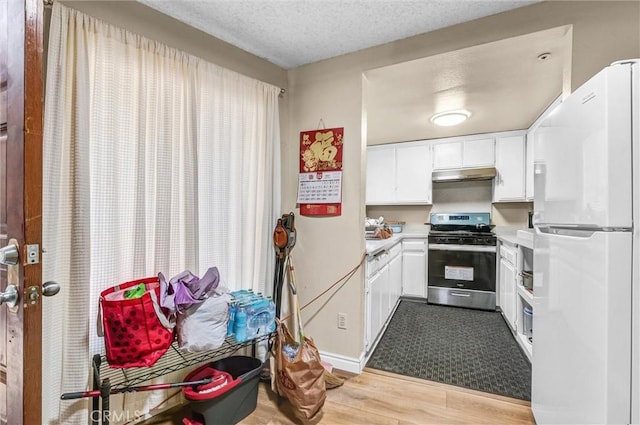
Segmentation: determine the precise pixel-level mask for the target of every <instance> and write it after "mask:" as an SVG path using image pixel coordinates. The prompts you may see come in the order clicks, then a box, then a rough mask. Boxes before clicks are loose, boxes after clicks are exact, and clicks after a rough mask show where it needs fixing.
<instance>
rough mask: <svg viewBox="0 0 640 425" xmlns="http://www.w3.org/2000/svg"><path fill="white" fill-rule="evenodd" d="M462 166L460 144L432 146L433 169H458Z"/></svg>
mask: <svg viewBox="0 0 640 425" xmlns="http://www.w3.org/2000/svg"><path fill="white" fill-rule="evenodd" d="M461 165H462V142H436V143H434V144H433V169H434V170H441V169H447V168H459V167H460V166H461Z"/></svg>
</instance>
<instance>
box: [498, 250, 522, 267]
mask: <svg viewBox="0 0 640 425" xmlns="http://www.w3.org/2000/svg"><path fill="white" fill-rule="evenodd" d="M500 256H501V257H502V258H504V259H505V260H507V261H508V262H510V263H511V264H512V265H516V264H517V258H518V253H517V252H516V251H515V250H513V249H510V248H507V247H506V246H504V245H501V246H500Z"/></svg>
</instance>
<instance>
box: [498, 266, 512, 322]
mask: <svg viewBox="0 0 640 425" xmlns="http://www.w3.org/2000/svg"><path fill="white" fill-rule="evenodd" d="M500 308H501V309H502V312H503V313H504V317H505V319H507V323H508V324H509V326H511V328H512V329H514V330H515V329H516V268H515V266H514V265H513V264H511V263H510V262H508V261H507V260H505V259H504V258H500Z"/></svg>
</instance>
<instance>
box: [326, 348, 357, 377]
mask: <svg viewBox="0 0 640 425" xmlns="http://www.w3.org/2000/svg"><path fill="white" fill-rule="evenodd" d="M320 358H321V359H322V360H323V361H325V362H327V363H331V365H333V367H334V368H336V369H340V370H344V371H345V372H351V373H356V374H360V373H362V369H364V365H365V361H364V353H363V354H361V355H360V358H355V357H347V356H343V355H341V354H334V353H327V352H326V351H320Z"/></svg>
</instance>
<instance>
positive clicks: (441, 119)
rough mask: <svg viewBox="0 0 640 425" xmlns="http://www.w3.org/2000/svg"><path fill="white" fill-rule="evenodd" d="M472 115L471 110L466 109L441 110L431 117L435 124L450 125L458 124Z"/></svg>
mask: <svg viewBox="0 0 640 425" xmlns="http://www.w3.org/2000/svg"><path fill="white" fill-rule="evenodd" d="M470 116H471V112H469V111H465V110H459V111H449V112H441V113H439V114H435V115H434V116H432V117H431V122H432V123H434V124H435V125H440V126H443V127H450V126H452V125H458V124H460V123H461V122H463V121H465V120H466V119H467V118H469V117H470Z"/></svg>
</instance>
